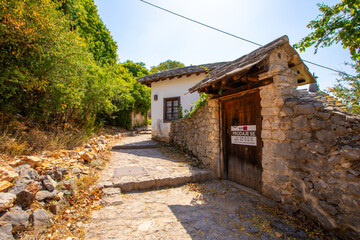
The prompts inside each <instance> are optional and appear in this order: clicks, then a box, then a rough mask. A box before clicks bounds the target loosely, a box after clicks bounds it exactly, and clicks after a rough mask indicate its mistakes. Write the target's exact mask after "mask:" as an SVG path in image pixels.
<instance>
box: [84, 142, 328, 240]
mask: <svg viewBox="0 0 360 240" xmlns="http://www.w3.org/2000/svg"><path fill="white" fill-rule="evenodd" d="M147 137H148V136H136V137H134V138H129V139H127V140H126V141H127V144H130V143H131V144H133V143H134V142H136V141H141V140H144V139H146V138H147ZM146 141H147V140H146ZM147 144H148V143H147ZM129 151H130V152H129ZM131 151H136V152H137V154H134V152H131ZM139 151H140V152H139ZM152 151H153V152H152ZM117 154H118V153H114V156H113V159H112V161H111V162H110V164H109V166H108V167H107V169H106V170H105V171H104V173H103V174H105V176H102V178H101V181H109V175H111V171H114V166H115V167H119V161H120V160H121V157H123V158H122V159H127V160H126V161H129V159H130V160H131V159H134V161H135V160H136V161H135V163H134V166H135V165H136V166H139V161H140V163H141V161H144V162H143V163H145V165H146V169H147V170H146V171H147V172H148V171H149V169H151V166H153V168H154V169H156V168H157V167H159V166H161V167H163V168H164V169H165V170H166V169H167V167H169V166H171V169H173V170H176V168H177V167H179V168H186V167H188V166H187V165H186V164H184V163H183V161H180V162H176V161H175V160H174V159H172V158H171V157H167V156H166V155H164V154H163V153H162V152H161V149H158V148H154V149H146V150H143V151H142V153H141V150H139V149H136V150H124V151H122V152H121V155H120V156H119V155H117ZM149 154H150V155H149ZM146 155H148V156H146ZM177 156H178V155H177ZM146 158H148V159H146ZM178 158H179V156H178ZM151 159H152V161H155V162H154V163H153V165H151V164H150V162H148V161H150V160H151ZM182 159H184V158H182ZM185 159H186V157H185ZM160 160H161V161H164V162H163V164H161V161H160ZM159 161H160V162H159ZM130 162H131V161H130ZM173 164H175V165H173ZM176 164H178V165H176ZM190 169H191V168H190ZM158 170H159V171H160V170H161V169H158ZM150 172H151V171H150ZM168 174H170V175H171V174H174V172H173V171H168ZM148 175H149V176H150V175H151V173H150V174H148ZM112 178H113V177H112ZM109 199H110V200H109ZM103 203H104V205H105V206H104V207H103V208H101V209H100V210H98V211H95V212H94V213H93V215H92V222H91V223H90V224H89V225H88V227H87V231H88V232H87V234H86V236H85V239H101V240H107V239H262V240H266V239H322V238H323V239H329V237H328V236H323V233H322V232H320V231H318V230H314V229H312V228H311V227H309V226H306V225H304V224H303V223H301V221H296V219H295V220H289V219H284V218H283V217H281V214H280V213H279V212H278V211H277V210H275V209H274V208H271V207H275V206H276V204H275V203H274V202H272V201H271V200H269V199H267V198H264V197H262V196H260V195H258V194H254V193H251V192H249V191H248V190H246V189H245V188H243V187H241V186H239V185H236V184H234V183H232V182H229V181H220V180H211V181H207V182H205V183H188V184H186V185H182V186H179V187H172V188H166V189H160V190H156V189H155V190H147V191H137V192H129V193H126V194H120V191H119V189H118V188H114V186H112V187H111V186H108V188H104V201H103ZM317 237H320V238H317Z"/></svg>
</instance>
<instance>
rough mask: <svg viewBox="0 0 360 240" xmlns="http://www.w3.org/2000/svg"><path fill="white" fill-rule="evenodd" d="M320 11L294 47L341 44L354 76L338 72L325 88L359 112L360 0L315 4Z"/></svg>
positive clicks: (353, 110) (301, 49)
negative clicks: (330, 86) (333, 82)
mask: <svg viewBox="0 0 360 240" xmlns="http://www.w3.org/2000/svg"><path fill="white" fill-rule="evenodd" d="M318 7H319V10H320V11H321V14H320V15H319V16H318V17H317V19H315V20H313V21H311V22H310V23H309V24H308V28H310V29H312V30H313V31H312V32H311V33H310V34H309V35H308V36H306V37H305V38H303V39H302V40H301V41H300V42H299V43H298V44H295V47H296V48H299V49H300V51H305V48H308V47H310V46H314V47H315V53H316V52H317V50H318V49H319V47H320V48H323V47H329V46H331V45H332V44H334V43H340V44H341V45H342V46H343V47H344V48H345V49H349V51H350V54H351V60H352V61H353V62H351V63H348V64H350V65H351V66H352V67H353V68H354V69H355V72H356V76H350V75H347V74H344V73H342V74H340V76H341V79H338V81H337V83H336V85H335V86H334V87H332V88H329V89H328V91H329V92H330V93H332V94H334V95H335V96H336V97H338V98H340V99H341V100H343V102H344V103H345V105H346V106H347V107H348V108H349V109H350V110H352V112H354V113H358V114H360V108H359V104H360V1H359V0H342V1H341V2H339V3H337V4H335V5H334V6H328V5H326V4H318Z"/></svg>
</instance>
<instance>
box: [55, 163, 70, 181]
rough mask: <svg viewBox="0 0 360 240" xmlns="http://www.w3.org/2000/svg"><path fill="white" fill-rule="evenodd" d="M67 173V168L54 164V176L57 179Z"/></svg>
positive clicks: (60, 178)
mask: <svg viewBox="0 0 360 240" xmlns="http://www.w3.org/2000/svg"><path fill="white" fill-rule="evenodd" d="M66 174H68V170H67V169H66V168H64V167H59V166H56V167H55V169H54V178H55V179H57V180H62V179H63V178H64V176H65V175H66Z"/></svg>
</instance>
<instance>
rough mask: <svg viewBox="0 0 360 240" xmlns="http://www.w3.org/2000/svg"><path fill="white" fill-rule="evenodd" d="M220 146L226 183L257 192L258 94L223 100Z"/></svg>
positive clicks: (259, 152) (259, 110)
mask: <svg viewBox="0 0 360 240" xmlns="http://www.w3.org/2000/svg"><path fill="white" fill-rule="evenodd" d="M222 109H223V136H224V139H223V143H224V150H225V152H224V160H225V162H224V164H225V172H227V177H228V179H229V180H231V181H234V182H237V183H240V184H242V185H244V186H247V187H249V188H252V189H255V190H257V191H259V192H261V185H262V181H261V179H262V178H261V175H262V166H261V155H262V154H261V150H262V141H261V107H260V95H259V91H255V92H252V93H248V94H246V95H243V96H241V97H237V98H232V99H230V100H225V101H223V103H222Z"/></svg>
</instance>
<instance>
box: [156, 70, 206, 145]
mask: <svg viewBox="0 0 360 240" xmlns="http://www.w3.org/2000/svg"><path fill="white" fill-rule="evenodd" d="M204 77H205V73H201V74H199V75H196V74H192V75H191V76H189V77H186V76H183V77H181V78H177V77H176V78H173V79H171V80H164V81H158V82H153V83H151V127H152V137H153V138H155V139H158V140H162V141H169V133H170V123H169V122H164V121H163V117H164V101H163V100H164V98H169V97H180V104H181V106H182V108H183V111H184V110H190V108H191V105H190V104H191V103H194V102H196V100H197V98H198V97H199V94H198V93H197V92H195V93H192V94H186V95H185V93H187V92H188V89H189V88H190V87H192V86H194V85H195V84H196V83H197V82H199V81H200V80H202V79H203V78H204ZM154 95H158V100H157V101H154Z"/></svg>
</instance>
